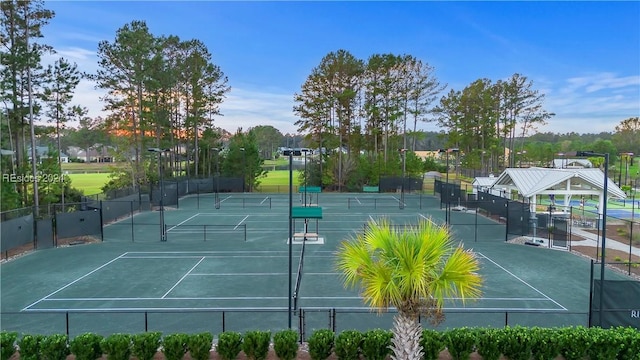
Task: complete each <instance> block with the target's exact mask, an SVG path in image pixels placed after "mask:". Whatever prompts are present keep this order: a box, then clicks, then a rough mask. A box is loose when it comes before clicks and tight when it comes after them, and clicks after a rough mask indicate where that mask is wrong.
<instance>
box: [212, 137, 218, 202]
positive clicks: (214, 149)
mask: <svg viewBox="0 0 640 360" xmlns="http://www.w3.org/2000/svg"><path fill="white" fill-rule="evenodd" d="M211 150H213V151H215V152H216V195H215V200H214V201H215V205H216V209H220V195H219V193H220V148H211Z"/></svg>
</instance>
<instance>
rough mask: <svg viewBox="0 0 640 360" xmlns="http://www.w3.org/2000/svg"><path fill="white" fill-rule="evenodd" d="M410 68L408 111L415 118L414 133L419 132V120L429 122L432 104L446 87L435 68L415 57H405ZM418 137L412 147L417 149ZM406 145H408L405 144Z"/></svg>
mask: <svg viewBox="0 0 640 360" xmlns="http://www.w3.org/2000/svg"><path fill="white" fill-rule="evenodd" d="M405 63H406V65H405V66H407V67H408V70H409V82H408V85H409V87H408V94H407V95H408V104H407V105H408V113H409V115H410V116H411V117H412V118H413V133H414V134H417V132H418V122H427V121H429V120H430V119H429V118H428V117H427V116H428V115H429V114H431V113H432V109H431V104H433V102H434V101H435V100H436V97H437V95H438V94H439V93H441V92H442V91H443V90H444V89H445V88H446V87H447V85H446V84H441V83H440V81H438V79H437V78H436V77H435V74H434V72H435V68H434V67H432V66H430V65H429V64H427V63H423V62H422V61H421V60H418V59H415V58H414V57H411V56H407V57H405ZM416 141H417V137H413V141H412V144H411V149H412V150H413V151H416ZM405 147H406V146H405Z"/></svg>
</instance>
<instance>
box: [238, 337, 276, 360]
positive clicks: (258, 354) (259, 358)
mask: <svg viewBox="0 0 640 360" xmlns="http://www.w3.org/2000/svg"><path fill="white" fill-rule="evenodd" d="M270 341H271V332H269V331H260V330H256V331H247V332H246V333H245V334H244V340H243V341H242V350H243V351H244V354H245V355H247V358H248V359H251V360H264V359H266V358H267V354H268V353H269V342H270Z"/></svg>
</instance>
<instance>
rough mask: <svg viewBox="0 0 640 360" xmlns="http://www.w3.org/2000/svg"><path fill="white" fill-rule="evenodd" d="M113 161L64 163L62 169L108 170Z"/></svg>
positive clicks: (82, 170) (71, 170)
mask: <svg viewBox="0 0 640 360" xmlns="http://www.w3.org/2000/svg"><path fill="white" fill-rule="evenodd" d="M111 165H114V164H113V163H64V164H62V171H68V172H70V173H74V172H109V171H110V170H109V166H111Z"/></svg>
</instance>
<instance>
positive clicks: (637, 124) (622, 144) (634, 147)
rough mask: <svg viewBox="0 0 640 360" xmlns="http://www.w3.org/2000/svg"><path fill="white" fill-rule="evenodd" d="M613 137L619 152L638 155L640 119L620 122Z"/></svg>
mask: <svg viewBox="0 0 640 360" xmlns="http://www.w3.org/2000/svg"><path fill="white" fill-rule="evenodd" d="M613 137H614V139H615V143H616V144H617V146H618V149H619V150H620V151H624V152H632V153H634V154H636V155H640V117H637V116H636V117H630V118H628V119H625V120H622V121H621V122H620V124H618V125H616V132H615V134H613Z"/></svg>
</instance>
